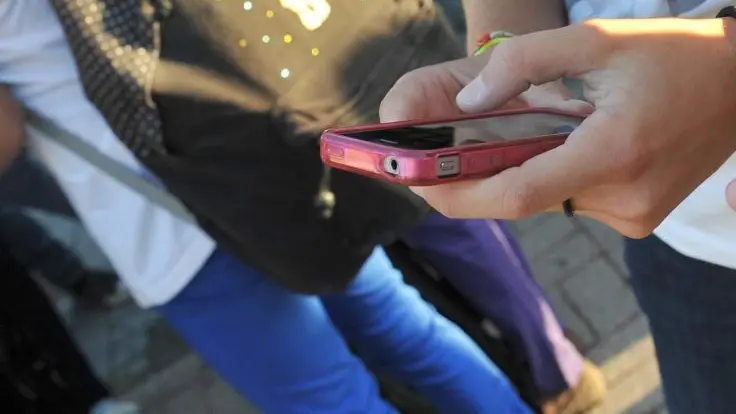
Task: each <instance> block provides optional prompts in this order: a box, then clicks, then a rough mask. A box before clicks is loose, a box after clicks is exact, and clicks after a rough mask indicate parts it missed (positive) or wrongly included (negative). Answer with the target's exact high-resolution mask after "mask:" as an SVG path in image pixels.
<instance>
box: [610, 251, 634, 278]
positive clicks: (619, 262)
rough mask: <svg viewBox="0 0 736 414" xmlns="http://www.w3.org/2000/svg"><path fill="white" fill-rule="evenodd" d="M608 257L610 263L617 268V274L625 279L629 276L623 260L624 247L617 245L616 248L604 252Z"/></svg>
mask: <svg viewBox="0 0 736 414" xmlns="http://www.w3.org/2000/svg"><path fill="white" fill-rule="evenodd" d="M606 255H607V257H608V259H609V260H610V262H611V264H612V265H613V266H614V267H615V268H616V270H618V272H619V274H621V275H622V276H624V277H625V278H626V279H628V278H629V270H628V268H627V267H626V262H624V247H623V246H621V247H618V248H616V249H612V250H609V251H608V252H606Z"/></svg>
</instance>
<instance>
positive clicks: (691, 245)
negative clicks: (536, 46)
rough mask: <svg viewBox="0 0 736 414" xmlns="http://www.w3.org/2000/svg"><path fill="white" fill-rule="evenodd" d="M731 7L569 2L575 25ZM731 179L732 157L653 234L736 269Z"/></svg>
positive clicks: (712, 2)
mask: <svg viewBox="0 0 736 414" xmlns="http://www.w3.org/2000/svg"><path fill="white" fill-rule="evenodd" d="M729 4H730V1H729V0H704V1H703V0H670V1H667V0H567V5H568V10H569V13H570V20H571V21H573V22H576V21H581V20H586V19H589V18H593V17H606V18H626V17H637V18H642V17H658V16H668V15H677V16H679V17H689V18H712V17H714V16H715V15H716V13H718V11H719V10H720V9H721V8H723V7H725V6H728V5H729ZM673 70H676V68H673ZM734 116H736V114H734ZM734 178H736V154H734V155H733V156H731V158H730V159H729V160H728V161H726V163H725V164H724V165H723V166H722V167H721V168H720V169H719V170H718V171H717V172H716V173H715V174H713V175H712V176H711V177H710V178H709V179H708V180H706V181H705V182H704V183H703V184H701V185H700V187H698V189H696V190H695V191H694V192H693V193H692V194H691V195H690V196H689V197H688V198H687V199H685V201H683V202H682V204H680V205H679V206H678V207H677V208H676V209H675V210H674V211H673V212H672V214H670V215H669V217H667V219H666V220H665V221H664V222H663V223H662V224H661V225H660V226H659V227H658V228H657V229H656V230H655V231H654V233H655V234H656V235H657V236H658V237H659V238H660V239H662V240H663V241H664V242H666V243H667V244H669V245H670V246H672V248H674V249H675V250H677V251H679V252H680V253H682V254H684V255H686V256H689V257H692V258H695V259H699V260H703V261H706V262H710V263H713V264H717V265H720V266H723V267H727V268H731V269H736V211H733V210H732V209H731V208H730V207H729V206H728V203H727V202H726V186H727V185H728V183H729V182H730V181H731V180H733V179H734Z"/></svg>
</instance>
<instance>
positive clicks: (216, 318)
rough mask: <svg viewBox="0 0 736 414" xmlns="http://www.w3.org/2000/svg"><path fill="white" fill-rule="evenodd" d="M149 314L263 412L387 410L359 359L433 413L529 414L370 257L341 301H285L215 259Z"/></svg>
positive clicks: (392, 272) (381, 258)
mask: <svg viewBox="0 0 736 414" xmlns="http://www.w3.org/2000/svg"><path fill="white" fill-rule="evenodd" d="M160 310H161V312H162V313H163V314H164V315H165V316H166V317H167V318H168V320H169V321H170V322H171V323H172V324H173V325H174V326H175V327H176V328H177V329H178V330H179V332H180V333H181V334H182V335H183V336H184V337H185V338H186V340H187V341H188V342H189V343H190V345H191V346H192V347H194V349H195V350H196V351H197V352H199V354H200V355H201V356H202V357H203V358H204V359H205V360H206V361H207V362H208V363H209V364H211V365H212V366H213V367H214V368H215V370H217V371H218V372H219V373H220V375H222V376H223V377H224V378H225V380H227V381H228V382H229V383H230V384H231V385H232V386H233V387H234V388H235V389H236V390H238V391H239V392H240V393H241V394H242V395H244V396H245V397H246V398H247V399H248V400H249V401H251V402H252V403H253V404H254V405H255V406H256V407H258V408H259V409H260V410H262V411H263V412H265V413H269V414H270V413H274V414H276V413H278V414H291V413H299V414H312V413H314V414H327V413H330V414H331V413H334V414H344V413H366V414H374V413H375V414H383V413H396V409H395V408H393V407H391V406H390V404H389V403H387V402H386V401H385V400H383V399H382V398H381V397H380V395H379V392H378V387H377V384H376V382H375V380H374V378H373V377H372V375H371V373H370V371H369V369H368V368H367V367H366V366H365V365H364V363H363V361H366V363H367V364H368V365H369V366H370V368H371V369H374V370H379V371H381V372H387V373H389V374H391V375H392V376H394V378H396V379H397V380H399V381H401V382H403V383H404V384H406V385H409V386H411V387H413V388H414V389H416V390H418V391H419V392H421V393H422V394H423V395H425V396H426V397H427V398H428V399H429V400H430V401H431V402H432V403H433V404H434V405H435V406H436V407H437V408H438V409H439V410H440V411H441V412H443V413H448V414H449V413H452V414H465V413H467V414H471V413H472V414H476V413H503V414H515V413H523V414H527V413H530V411H529V409H528V408H526V406H525V405H524V404H523V403H522V402H521V401H520V399H519V397H518V396H517V395H516V393H515V391H514V390H513V388H512V386H511V385H510V384H509V382H508V381H507V380H506V378H505V377H504V376H503V374H502V373H501V372H500V371H499V370H498V369H497V368H496V367H495V366H494V365H493V363H492V362H491V361H489V360H488V358H487V357H486V355H485V354H483V353H482V351H481V350H480V349H479V348H478V347H477V346H476V345H475V344H474V343H473V342H472V340H471V339H470V338H469V337H468V336H467V335H466V334H465V333H464V332H462V331H461V330H460V329H459V328H458V327H457V326H455V325H454V324H452V323H450V322H449V321H448V320H446V319H445V318H443V317H442V316H440V315H438V314H437V313H436V311H435V310H434V309H433V308H432V307H431V306H429V305H427V304H426V303H425V302H424V301H423V300H422V299H421V298H420V297H419V295H418V293H417V292H416V290H414V289H413V288H411V287H409V286H407V285H405V284H404V283H403V281H402V276H401V274H400V272H399V271H397V270H396V269H394V268H393V266H392V264H391V262H390V260H389V259H388V257H387V256H386V254H385V253H384V252H383V250H382V249H380V248H379V249H376V250H375V251H374V253H373V254H372V255H371V256H370V258H369V259H368V260H367V261H366V263H365V264H364V265H363V268H362V269H361V270H360V273H359V274H358V276H357V277H356V279H355V281H354V282H353V283H352V284H351V285H350V286H349V287H348V289H347V290H346V291H345V292H344V293H342V294H336V295H330V296H325V297H316V296H307V295H301V294H296V293H292V292H290V291H288V290H286V289H284V288H282V287H280V286H278V285H276V284H275V283H273V282H271V281H270V280H268V279H267V278H265V277H263V276H262V275H261V274H259V273H258V272H256V271H255V270H254V269H252V268H250V267H248V266H246V265H243V264H242V263H240V262H239V261H237V260H236V259H234V258H232V257H231V256H229V255H227V254H226V253H223V252H222V251H217V252H215V253H214V254H213V256H212V257H211V258H210V259H209V261H208V262H207V263H206V264H205V266H204V268H203V269H202V270H201V271H200V273H199V274H198V275H197V277H196V278H195V279H194V280H193V281H192V282H191V283H190V284H189V286H187V287H186V288H185V289H184V290H183V291H182V292H181V293H180V294H179V295H178V296H177V297H176V298H174V299H173V300H172V301H171V302H169V303H168V304H166V305H164V306H162V307H161V308H160ZM343 338H344V339H343ZM345 340H347V341H349V342H351V344H354V345H355V347H356V348H357V351H358V352H359V353H360V354H361V356H362V357H363V361H361V359H358V358H356V357H355V356H354V355H353V354H352V353H351V352H350V350H349V349H348V347H347V345H346V343H345Z"/></svg>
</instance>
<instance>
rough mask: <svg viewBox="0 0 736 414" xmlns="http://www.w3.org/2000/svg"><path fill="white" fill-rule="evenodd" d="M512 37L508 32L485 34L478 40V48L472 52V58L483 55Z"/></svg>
mask: <svg viewBox="0 0 736 414" xmlns="http://www.w3.org/2000/svg"><path fill="white" fill-rule="evenodd" d="M512 37H514V35H512V34H511V33H509V32H491V33H485V34H483V35H482V36H481V37H480V38H479V39H478V43H477V44H478V47H477V48H476V49H475V51H474V52H473V56H480V55H482V54H483V53H485V52H487V51H489V50H491V49H492V48H494V47H496V46H498V45H499V44H500V43H501V42H503V41H504V40H507V39H510V38H512Z"/></svg>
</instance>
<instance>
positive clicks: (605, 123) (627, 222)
mask: <svg viewBox="0 0 736 414" xmlns="http://www.w3.org/2000/svg"><path fill="white" fill-rule="evenodd" d="M733 30H734V22H732V21H731V19H724V20H721V19H711V20H684V19H639V20H595V21H588V22H586V23H584V24H578V25H573V26H568V27H566V28H562V29H556V30H550V31H544V32H537V33H533V34H529V35H524V36H519V37H516V38H513V39H510V40H508V41H506V42H504V43H502V44H501V45H500V46H498V47H497V48H496V50H494V51H493V53H492V56H491V58H490V60H489V61H488V64H487V65H486V66H485V67H484V68H483V69H482V70H481V71H480V75H479V76H478V77H476V78H475V79H474V80H473V81H472V82H471V83H470V84H469V85H467V86H466V88H464V89H463V90H462V92H461V93H460V94H459V95H458V96H457V103H458V106H459V107H460V108H461V109H462V110H463V111H465V112H481V111H487V110H491V109H493V108H497V107H500V106H501V105H503V104H504V103H506V102H507V101H509V100H510V99H512V98H514V97H515V96H517V95H519V94H520V93H522V92H524V91H526V90H527V89H528V88H529V86H530V85H539V84H545V83H547V82H550V81H555V80H558V79H560V78H563V77H569V78H578V79H580V80H581V81H582V82H583V85H584V95H585V97H586V99H587V100H588V101H590V102H592V103H593V104H594V105H595V107H596V109H595V111H594V112H593V114H592V115H591V116H590V117H588V119H587V120H586V121H585V122H583V124H582V125H581V126H580V127H579V128H578V129H577V130H576V131H575V132H574V133H573V134H571V135H570V137H569V138H568V140H567V142H566V143H565V145H562V146H560V147H558V148H556V149H554V150H552V151H549V152H547V153H545V154H542V155H539V156H537V157H534V158H532V159H531V160H529V161H527V162H526V163H525V164H524V165H522V166H520V167H517V168H511V169H509V170H506V171H504V172H502V173H500V174H498V175H496V176H494V177H491V178H488V179H484V180H478V181H469V182H461V183H454V184H447V185H441V186H436V187H425V188H415V189H414V190H415V192H417V193H418V194H419V195H421V196H423V197H425V198H426V199H427V201H428V202H429V203H430V204H432V205H433V206H434V207H435V208H437V209H438V210H439V211H440V212H442V213H444V214H446V215H448V216H451V217H464V218H465V217H488V218H501V219H515V218H520V217H524V216H527V215H530V214H533V213H536V212H539V211H542V210H546V209H550V208H557V207H558V206H560V205H561V203H562V202H563V201H564V200H565V199H567V198H572V199H573V202H574V205H575V207H576V212H577V213H580V214H584V215H588V216H590V217H593V218H595V219H597V220H600V221H602V222H605V223H607V224H608V225H610V226H611V227H613V228H615V229H617V230H618V231H619V232H621V233H622V234H624V235H627V236H630V237H643V236H645V235H648V234H650V233H651V231H652V230H653V229H654V228H655V227H656V226H657V225H658V224H659V223H660V222H661V221H662V220H663V219H664V218H665V217H666V216H667V215H668V214H669V213H670V212H671V211H672V209H673V208H674V207H676V206H677V204H679V203H680V202H681V201H682V200H683V199H684V198H685V197H686V196H687V195H688V194H690V192H692V191H693V190H694V189H695V188H696V187H697V186H698V185H699V184H700V183H701V182H703V181H704V180H705V179H706V178H708V176H710V175H711V174H712V173H713V172H714V171H715V170H716V169H718V167H720V166H721V165H722V164H723V163H724V161H725V160H726V159H727V158H728V157H729V156H730V155H731V154H732V153H734V151H736V47H735V46H734V44H733V43H732V40H730V39H729V37H730V36H732V33H733ZM686 62H688V63H686ZM452 64H453V63H448V64H445V66H446V67H447V68H448V71H449V67H450V65H452ZM432 70H438V69H432ZM425 76H426V75H422V74H421V71H417V72H415V73H414V74H409V75H408V76H407V77H405V78H404V79H403V80H402V82H403V83H404V86H401V87H402V88H403V89H404V90H409V89H410V86H411V84H414V85H416V87H417V88H418V89H420V90H423V91H425V92H423V93H424V95H425V98H426V99H427V100H430V101H434V98H436V97H437V96H439V95H437V96H433V95H431V94H430V89H431V88H434V91H435V92H434V93H438V92H436V91H437V90H443V92H444V93H451V92H452V91H454V89H452V88H449V87H448V85H447V84H443V83H441V82H437V83H435V84H432V85H428V81H426V80H424V79H423V78H424V77H425ZM397 87H399V85H397ZM392 92H393V91H392ZM386 100H387V101H389V100H391V101H392V102H384V104H383V107H384V108H392V110H395V111H397V112H399V113H401V110H400V109H398V108H404V107H405V106H406V105H411V104H417V103H418V102H417V101H416V98H411V97H401V96H397V95H395V94H393V95H392V94H391V93H390V94H389V95H388V96H387V97H386ZM432 104H434V103H432ZM437 110H438V109H435V111H437ZM406 111H407V110H404V113H405V112H406ZM382 114H383V115H384V117H387V116H388V115H387V114H386V111H384V112H382ZM433 115H436V113H434V112H433ZM733 187H734V185H733V184H732V186H731V191H732V192H733V191H734V188H733ZM724 193H725V190H724Z"/></svg>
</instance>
